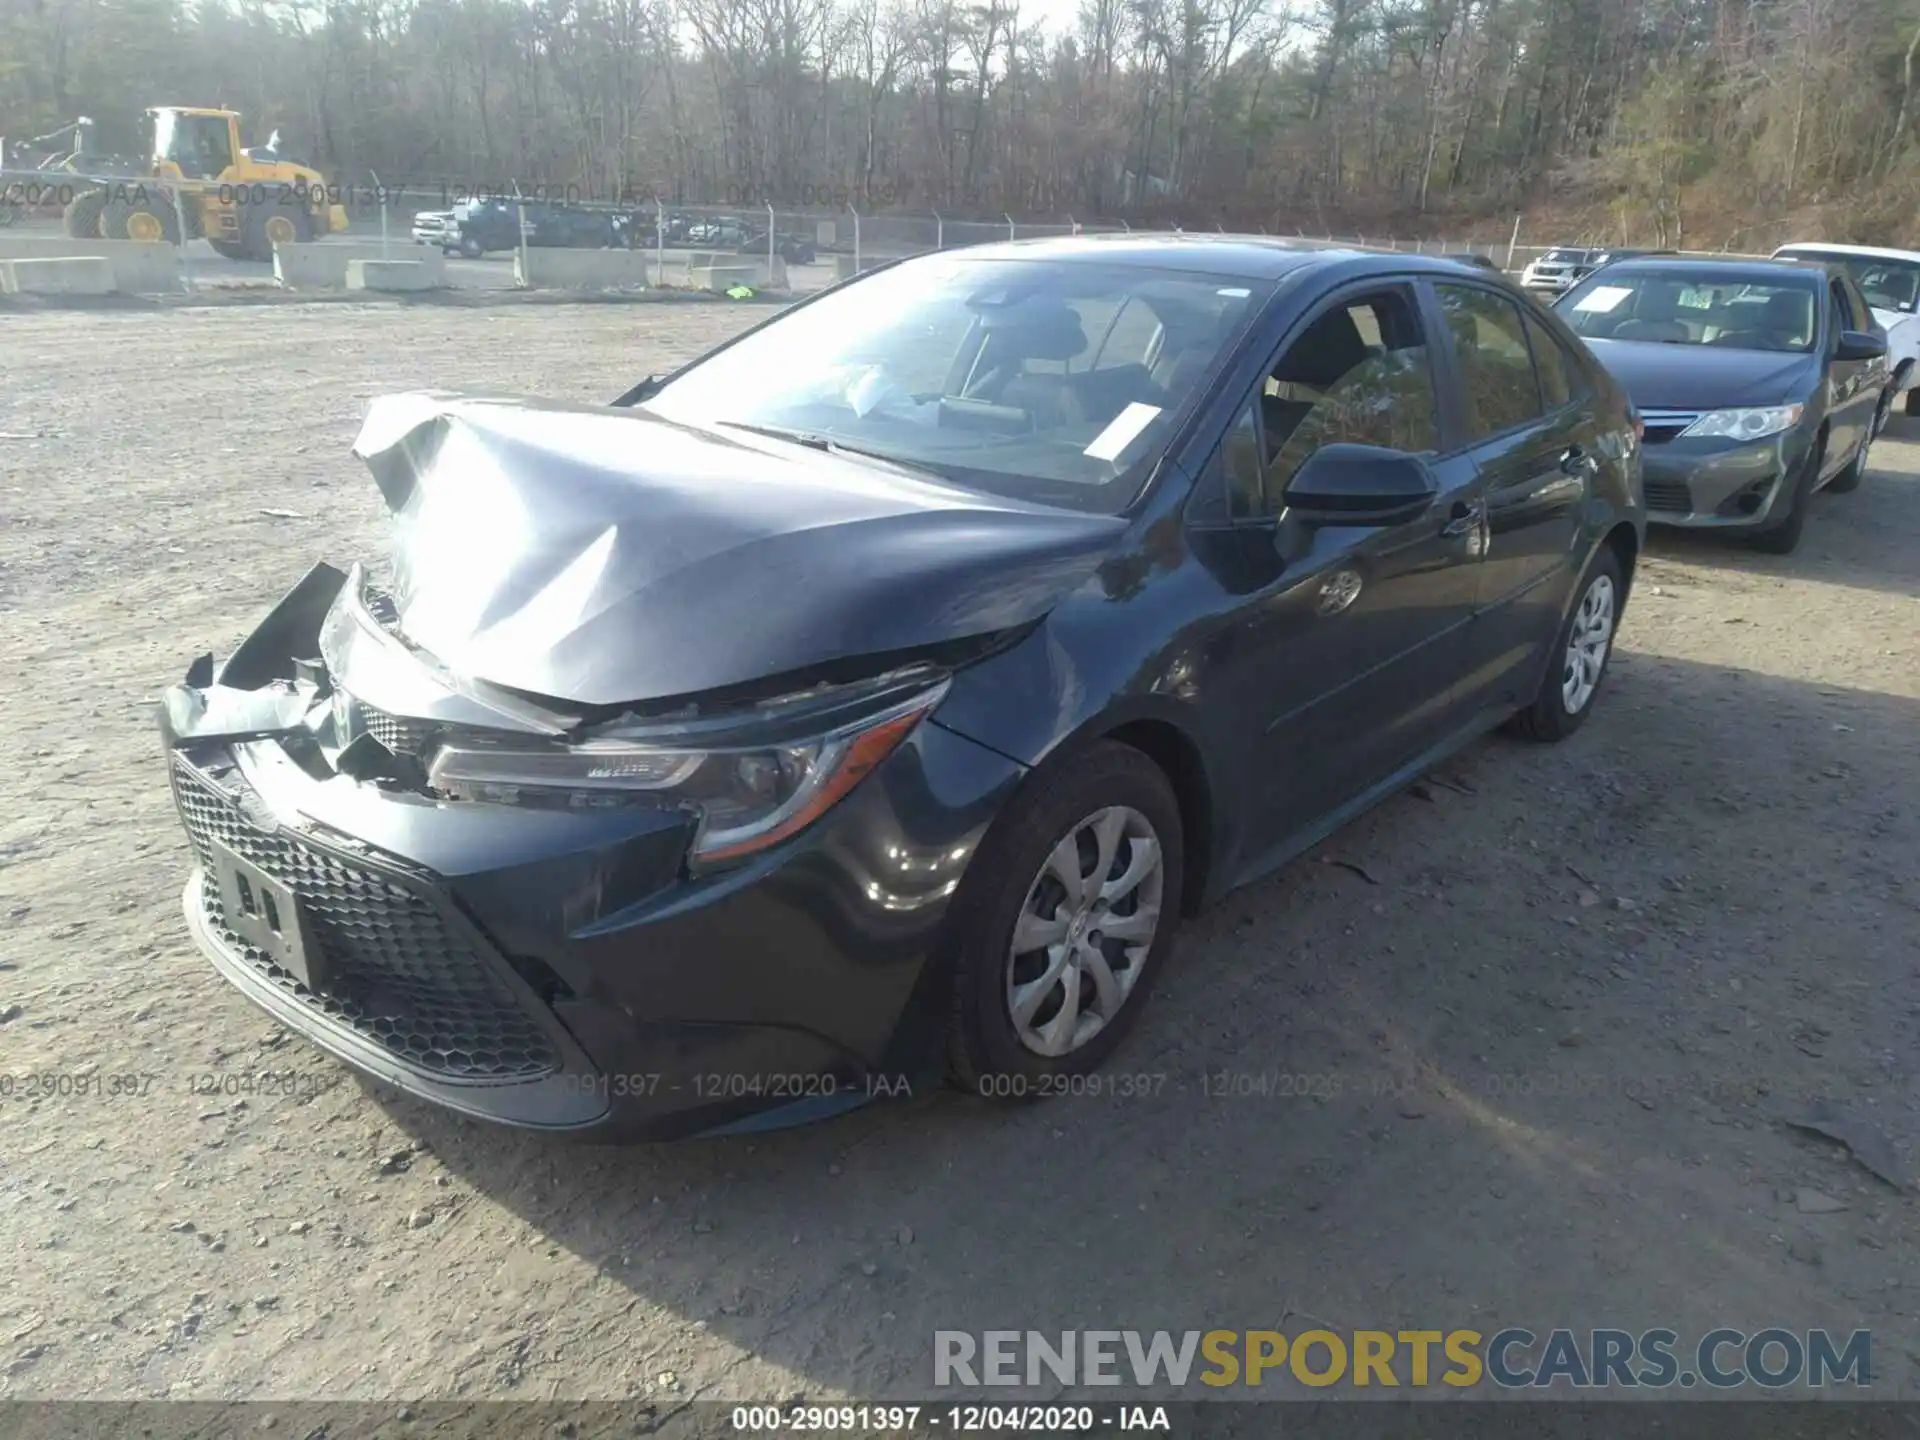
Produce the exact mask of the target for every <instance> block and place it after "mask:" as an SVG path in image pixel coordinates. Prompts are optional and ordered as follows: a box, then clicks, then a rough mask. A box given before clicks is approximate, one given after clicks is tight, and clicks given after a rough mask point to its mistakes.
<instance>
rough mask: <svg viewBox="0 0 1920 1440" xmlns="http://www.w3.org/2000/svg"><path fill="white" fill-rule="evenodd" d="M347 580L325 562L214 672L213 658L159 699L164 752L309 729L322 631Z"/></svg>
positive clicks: (320, 691)
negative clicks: (200, 744) (197, 744)
mask: <svg viewBox="0 0 1920 1440" xmlns="http://www.w3.org/2000/svg"><path fill="white" fill-rule="evenodd" d="M346 581H347V576H346V575H344V574H343V573H342V572H341V571H339V570H337V569H335V568H334V567H333V566H331V565H329V564H327V563H326V562H325V561H322V562H320V563H319V564H317V565H315V566H314V567H313V568H312V569H311V570H309V571H308V572H307V573H306V574H305V575H304V576H302V577H301V579H300V583H299V584H297V585H295V586H294V587H293V589H291V590H289V591H288V592H287V594H286V596H285V598H283V599H282V600H281V601H280V603H279V604H278V605H276V606H274V607H273V609H272V610H271V611H269V612H268V613H267V617H266V618H265V619H264V620H262V621H261V622H260V623H259V624H258V625H256V626H255V627H254V629H253V632H252V633H251V634H249V635H248V636H247V638H246V639H245V640H242V641H241V642H240V645H239V648H238V649H236V650H235V651H234V652H233V654H231V655H230V656H228V657H227V662H226V664H224V665H222V666H220V667H219V669H218V671H217V672H216V670H215V668H214V664H213V657H212V656H211V655H203V656H201V657H200V658H199V659H198V660H195V661H194V662H193V664H192V665H191V666H189V667H188V669H187V675H186V680H185V682H184V683H183V684H179V685H170V686H168V687H167V689H166V692H165V693H164V694H163V695H162V696H161V697H160V732H161V736H162V738H163V739H164V741H165V743H166V745H167V748H169V749H177V748H178V747H180V746H182V745H187V744H191V743H193V742H195V741H201V740H226V741H231V742H235V743H238V742H240V741H245V740H264V739H268V738H270V737H274V736H282V735H289V734H293V733H295V732H297V731H302V730H305V729H306V728H307V720H308V716H309V714H310V712H311V711H312V710H313V707H314V705H315V704H316V703H317V702H318V700H319V699H320V698H322V696H323V695H324V693H325V690H324V688H323V685H322V683H321V682H320V680H319V679H318V676H317V670H318V660H317V657H318V656H319V653H320V629H321V626H322V624H323V623H324V621H325V619H326V616H327V614H328V612H329V610H330V609H331V608H332V606H333V604H334V602H335V600H336V599H338V597H339V594H340V591H341V587H342V586H344V585H345V584H346Z"/></svg>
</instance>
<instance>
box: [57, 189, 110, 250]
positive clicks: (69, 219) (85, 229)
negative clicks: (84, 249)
mask: <svg viewBox="0 0 1920 1440" xmlns="http://www.w3.org/2000/svg"><path fill="white" fill-rule="evenodd" d="M106 208H107V192H106V191H104V190H82V191H81V192H80V193H79V194H78V195H76V196H74V197H73V199H72V200H70V201H68V202H67V208H66V209H64V210H62V211H61V212H60V229H61V231H62V232H63V233H65V234H66V235H68V236H70V237H72V238H73V239H75V240H98V239H99V238H100V213H101V211H103V210H105V209H106Z"/></svg>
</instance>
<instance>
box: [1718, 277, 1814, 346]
mask: <svg viewBox="0 0 1920 1440" xmlns="http://www.w3.org/2000/svg"><path fill="white" fill-rule="evenodd" d="M1812 338H1813V296H1812V295H1811V294H1809V293H1808V292H1807V291H1805V290H1780V291H1776V292H1775V293H1774V294H1772V295H1769V296H1768V297H1767V304H1766V309H1765V311H1764V313H1763V314H1762V315H1761V317H1760V324H1758V325H1755V326H1749V327H1748V328H1746V329H1744V330H1729V331H1727V332H1726V333H1725V334H1724V335H1719V336H1716V337H1715V338H1714V341H1713V343H1714V344H1715V345H1716V346H1719V345H1724V346H1726V347H1727V348H1729V349H1735V350H1804V349H1806V347H1807V343H1808V341H1810V340H1811V339H1812Z"/></svg>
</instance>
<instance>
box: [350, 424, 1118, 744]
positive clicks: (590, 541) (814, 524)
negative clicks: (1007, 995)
mask: <svg viewBox="0 0 1920 1440" xmlns="http://www.w3.org/2000/svg"><path fill="white" fill-rule="evenodd" d="M354 453H355V454H357V455H359V456H360V457H361V458H362V459H363V460H364V461H365V462H366V464H367V467H368V468H369V469H370V470H371V471H372V472H373V475H374V479H375V481H376V482H377V483H378V484H379V486H380V489H381V493H382V494H383V495H384V496H385V497H386V500H387V504H388V506H389V508H390V509H391V510H392V511H393V513H394V515H395V517H396V530H397V533H396V537H395V544H394V577H393V578H394V588H393V598H394V602H395V606H396V608H397V610H398V617H399V626H400V629H401V631H402V633H403V634H404V635H405V636H406V638H407V640H408V641H409V642H410V643H412V644H413V645H416V646H418V647H419V648H420V649H422V650H424V651H426V652H428V653H429V654H431V655H432V656H434V657H435V658H436V659H437V660H439V661H440V662H441V663H442V664H444V665H446V666H448V667H450V668H451V669H453V670H455V671H457V672H460V673H463V674H466V675H470V676H473V677H475V678H478V679H481V680H485V681H489V682H491V683H493V684H495V685H501V686H505V687H508V688H510V689H515V690H520V691H525V692H530V693H532V694H536V695H542V696H550V697H554V698H556V699H564V700H569V701H573V702H577V703H579V704H582V705H589V706H602V705H620V704H623V703H628V702H645V701H652V700H658V699H666V698H671V697H677V696H690V695H694V694H697V693H700V692H702V691H708V690H715V689H721V688H724V687H732V686H738V685H745V684H750V683H752V682H756V681H760V680H763V679H766V678H768V677H772V676H777V675H781V674H784V673H786V672H790V671H804V670H806V669H808V668H809V667H814V666H818V665H822V664H825V663H828V662H833V661H840V660H846V659H850V658H852V657H857V656H865V655H885V654H893V653H897V652H902V651H911V650H914V649H919V648H924V647H928V646H933V645H938V644H942V643H945V642H948V641H957V640H964V639H967V638H970V637H974V636H979V635H985V634H989V633H992V632H994V631H998V630H1003V629H1007V628H1010V627H1013V626H1017V625H1021V624H1024V623H1026V622H1028V621H1031V620H1034V619H1037V618H1039V617H1040V616H1041V615H1044V614H1045V613H1046V612H1047V611H1048V610H1049V609H1051V608H1052V607H1053V605H1054V604H1055V603H1057V601H1058V600H1059V599H1060V597H1061V596H1063V595H1064V594H1066V593H1067V592H1068V591H1070V590H1071V589H1073V588H1075V587H1076V586H1078V585H1079V584H1080V583H1082V582H1083V581H1084V580H1085V579H1086V578H1087V577H1088V576H1089V575H1091V574H1092V572H1093V570H1094V568H1095V567H1096V566H1097V564H1098V563H1099V561H1100V559H1101V558H1102V556H1103V555H1105V554H1106V553H1107V552H1108V551H1109V550H1110V549H1111V548H1112V547H1113V545H1114V544H1115V542H1117V541H1118V540H1119V538H1120V537H1121V535H1122V534H1123V533H1124V531H1125V529H1126V522H1125V521H1124V520H1122V519H1120V518H1118V517H1113V516H1104V515H1089V514H1079V513H1076V512H1071V511H1064V510H1059V509H1055V508H1052V507H1049V506H1040V505H1028V504H1023V503H1021V502H1018V501H1014V500H1004V499H999V498H997V497H993V496H989V495H983V494H980V493H977V492H974V491H970V490H964V489H960V488H957V487H953V486H949V485H946V484H943V483H937V482H930V481H926V480H922V479H919V478H916V477H914V476H911V475H907V474H902V473H896V472H894V471H892V470H889V469H887V468H885V467H884V466H881V465H876V464H870V463H868V462H865V461H862V460H858V459H853V458H847V457H843V456H840V455H834V454H828V453H823V452H817V451H811V450H806V449H803V448H800V447H797V446H791V445H789V444H787V443H786V442H783V441H779V440H767V439H762V438H760V437H755V436H750V435H747V434H745V433H742V435H741V436H740V437H739V438H738V439H736V438H734V437H733V436H731V435H727V434H725V433H718V434H716V433H713V432H709V431H705V430H697V429H692V428H689V427H686V426H682V425H677V424H674V423H671V422H668V421H666V420H662V419H659V418H657V417H655V416H652V415H650V414H648V413H647V412H645V411H643V410H614V409H608V408H605V407H597V406H567V405H559V404H553V403H547V402H540V401H530V400H518V399H507V398H493V397H481V396H458V395H446V394H424V393H416V394H406V395H393V396H386V397H382V398H381V399H378V400H376V401H375V402H374V404H373V406H372V408H371V409H370V410H369V412H368V415H367V419H366V422H365V424H364V425H363V426H362V429H361V433H360V436H359V438H358V439H357V440H356V441H355V443H354Z"/></svg>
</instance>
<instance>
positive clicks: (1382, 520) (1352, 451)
mask: <svg viewBox="0 0 1920 1440" xmlns="http://www.w3.org/2000/svg"><path fill="white" fill-rule="evenodd" d="M1439 490H1440V487H1439V486H1438V485H1436V484H1435V483H1434V479H1433V475H1432V472H1431V471H1429V470H1428V469H1427V463H1426V461H1424V460H1422V459H1421V458H1420V457H1419V456H1417V455H1409V454H1408V453H1407V452H1406V451H1404V450H1387V449H1383V448H1382V447H1380V446H1378V445H1349V444H1340V445H1323V446H1321V447H1320V448H1319V449H1318V450H1316V451H1314V452H1313V454H1311V455H1309V456H1308V457H1307V461H1306V463H1305V464H1304V465H1302V466H1301V467H1300V468H1299V469H1298V470H1297V471H1295V472H1294V476H1293V479H1291V480H1290V481H1288V482H1287V488H1286V491H1285V494H1284V496H1283V498H1284V499H1285V500H1286V502H1287V512H1288V513H1289V514H1290V515H1292V516H1294V517H1295V518H1296V519H1299V520H1301V521H1303V522H1304V523H1306V524H1308V525H1397V524H1399V523H1400V522H1401V521H1404V520H1411V519H1413V518H1414V517H1415V516H1417V515H1419V514H1420V512H1421V511H1423V510H1425V509H1426V508H1427V506H1428V505H1430V504H1432V503H1433V497H1434V496H1435V495H1437V494H1438V493H1439Z"/></svg>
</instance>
